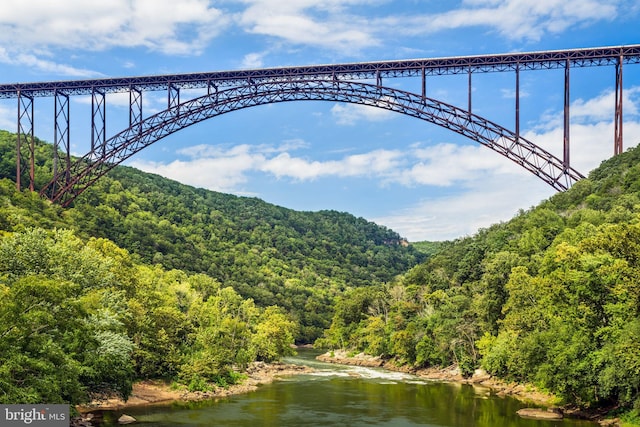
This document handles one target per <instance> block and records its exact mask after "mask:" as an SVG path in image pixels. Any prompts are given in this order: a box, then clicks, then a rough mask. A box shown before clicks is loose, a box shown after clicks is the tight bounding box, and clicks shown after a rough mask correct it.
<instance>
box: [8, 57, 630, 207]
mask: <svg viewBox="0 0 640 427" xmlns="http://www.w3.org/2000/svg"><path fill="white" fill-rule="evenodd" d="M637 63H640V45H631V46H615V47H605V48H590V49H576V50H563V51H548V52H532V53H514V54H502V55H484V56H465V57H451V58H436V59H416V60H401V61H385V62H369V63H352V64H334V65H316V66H305V67H285V68H269V69H257V70H243V71H227V72H211V73H193V74H178V75H164V76H146V77H127V78H110V79H96V80H78V81H58V82H44V83H18V84H4V85H0V99H2V98H5V99H7V98H15V99H17V102H18V114H17V127H18V138H17V147H16V150H17V162H16V177H17V179H16V185H17V188H18V189H20V187H21V183H20V175H21V169H22V167H23V161H22V158H21V152H22V151H23V148H22V146H23V145H26V146H27V147H28V156H27V157H28V159H27V160H28V167H29V178H30V183H29V188H30V189H32V190H33V189H34V135H33V134H34V130H33V123H34V101H35V98H38V97H47V98H53V100H54V148H55V149H54V159H53V164H54V177H53V179H52V180H51V181H50V182H49V183H48V184H46V185H45V186H44V187H43V188H42V189H41V190H40V191H41V194H42V195H46V196H47V197H49V199H51V200H52V201H54V202H58V203H61V204H62V205H63V206H67V205H69V204H70V203H71V202H73V200H74V199H75V198H76V197H77V196H78V195H79V194H81V193H82V192H83V191H84V190H85V189H86V188H88V187H89V186H90V185H92V184H93V183H94V182H95V181H96V180H97V179H99V178H100V177H101V176H103V175H104V174H105V173H107V172H108V171H109V170H111V169H112V168H113V167H115V166H116V165H118V164H120V163H121V162H123V161H124V160H125V159H127V158H129V157H131V156H133V155H134V154H136V153H137V152H139V151H140V150H143V149H144V148H146V147H148V146H149V145H151V144H153V143H154V142H156V141H158V140H160V139H162V138H164V137H166V136H167V135H170V134H172V133H175V132H177V131H179V130H181V129H184V128H186V127H188V126H191V125H193V124H196V123H199V122H202V121H204V120H207V119H210V118H213V117H216V116H219V115H221V114H225V113H228V112H232V111H236V110H240V109H244V108H249V107H253V106H258V105H264V104H271V103H279V102H289V101H302V100H314V101H334V102H345V103H355V104H362V105H368V106H372V107H377V108H382V109H386V110H390V111H395V112H398V113H401V114H405V115H408V116H410V117H414V118H417V119H421V120H424V121H426V122H429V123H433V124H436V125H438V126H441V127H443V128H446V129H449V130H451V131H453V132H456V133H458V134H461V135H463V136H465V137H468V138H470V139H472V140H474V141H476V142H478V143H480V144H482V145H484V146H486V147H488V148H490V149H492V150H494V151H496V152H497V153H499V154H501V155H503V156H505V157H506V158H508V159H510V160H512V161H513V162H515V163H517V164H518V165H520V166H521V167H523V168H525V169H526V170H528V171H529V172H531V173H533V174H534V175H536V176H537V177H539V178H540V179H542V180H543V181H544V182H546V183H548V184H549V185H551V186H552V187H553V188H555V189H556V190H559V191H562V190H566V189H568V188H569V187H570V186H571V185H572V184H573V183H575V182H576V181H578V180H579V179H581V178H583V175H582V174H581V173H580V172H578V171H577V170H575V169H573V168H572V167H571V165H570V161H569V159H570V158H569V154H570V150H569V146H570V144H569V133H570V128H569V92H570V90H569V89H570V80H569V75H570V69H571V68H575V67H593V66H605V65H610V66H614V67H615V95H616V96H615V98H616V99H615V106H614V128H615V129H614V154H619V153H621V152H622V89H623V86H622V71H623V65H624V64H637ZM545 69H564V71H565V80H564V107H565V108H564V138H563V158H562V159H560V158H557V157H555V156H554V155H552V154H551V153H549V152H548V151H546V150H544V149H542V148H541V147H539V146H537V145H536V144H534V143H533V142H530V141H527V140H526V139H524V138H523V137H522V136H521V135H520V117H519V104H520V96H519V89H520V88H519V77H520V71H522V70H545ZM486 72H513V73H515V77H516V79H515V86H516V87H515V93H516V97H515V129H514V130H509V129H507V128H505V127H503V126H501V125H498V124H496V123H494V122H492V121H490V120H487V119H486V118H483V117H481V116H479V115H476V114H474V113H473V112H472V108H471V107H472V104H471V81H472V80H471V79H472V75H473V73H486ZM449 74H467V75H468V105H467V106H466V108H461V107H456V106H453V105H450V104H447V103H445V102H442V101H439V100H436V99H433V98H430V97H428V96H427V95H426V78H427V76H440V75H449ZM398 77H418V78H420V79H421V88H422V90H421V93H411V92H407V91H402V90H398V89H393V88H390V87H387V86H385V85H383V80H384V79H387V78H398ZM194 88H205V89H206V94H205V95H202V96H199V97H196V98H192V99H188V100H181V99H180V93H181V92H180V91H181V89H194ZM148 91H166V93H167V108H166V109H165V110H163V111H161V112H159V113H157V114H153V115H150V116H148V117H144V116H143V114H142V95H143V93H144V92H148ZM110 93H128V94H129V121H128V122H129V126H128V127H127V128H125V129H123V130H122V131H121V132H118V133H116V134H115V135H113V136H111V137H109V138H107V136H106V95H107V94H110ZM78 95H83V96H86V95H90V96H91V101H92V102H91V104H92V107H91V149H90V150H89V152H87V153H86V154H85V155H84V156H82V157H81V158H79V159H76V160H72V157H71V153H70V146H71V144H70V136H69V134H70V132H69V128H70V121H71V114H70V97H71V96H78Z"/></svg>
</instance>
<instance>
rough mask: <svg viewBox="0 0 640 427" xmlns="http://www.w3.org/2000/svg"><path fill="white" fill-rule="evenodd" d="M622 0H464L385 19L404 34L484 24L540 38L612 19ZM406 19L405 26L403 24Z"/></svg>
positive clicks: (503, 33) (507, 33) (507, 32)
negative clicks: (435, 9)
mask: <svg viewBox="0 0 640 427" xmlns="http://www.w3.org/2000/svg"><path fill="white" fill-rule="evenodd" d="M619 3H620V2H619V1H613V2H612V1H604V0H547V1H539V0H465V1H463V3H462V6H461V7H460V8H457V9H452V10H449V11H446V12H443V13H437V14H421V15H414V16H403V17H397V16H396V17H394V16H392V17H387V18H384V19H382V22H386V23H387V24H388V25H392V26H394V27H396V28H397V30H398V31H401V32H402V33H404V34H410V35H418V34H430V33H435V32H438V31H443V30H454V29H459V28H468V27H485V28H487V29H491V30H493V31H496V32H497V33H499V34H500V35H501V36H503V37H505V38H508V39H514V40H523V39H525V40H531V41H537V40H540V39H541V38H542V36H544V35H545V34H558V33H560V32H562V31H565V30H567V29H568V28H571V27H574V26H582V25H586V24H590V23H593V22H597V21H601V20H613V19H614V18H615V17H616V16H617V13H618V6H619ZM403 22H404V24H405V25H404V26H402V25H401V24H402V23H403Z"/></svg>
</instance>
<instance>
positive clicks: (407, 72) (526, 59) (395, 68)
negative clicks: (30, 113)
mask: <svg viewBox="0 0 640 427" xmlns="http://www.w3.org/2000/svg"><path fill="white" fill-rule="evenodd" d="M620 57H622V61H623V63H625V64H638V63H640V45H628V46H611V47H600V48H587V49H568V50H557V51H546V52H528V53H508V54H498V55H478V56H459V57H445V58H426V59H408V60H397V61H377V62H361V63H348V64H333V65H308V66H300V67H280V68H262V69H252V70H236V71H214V72H205V73H190V74H172V75H156V76H141V77H116V78H106V79H91V80H76V81H59V82H41V83H14V84H3V85H0V99H2V98H5V99H6V98H16V97H17V93H18V91H21V92H22V94H29V95H30V96H32V97H51V96H53V94H54V91H55V90H56V89H58V90H63V91H64V92H65V93H67V94H68V95H91V94H92V93H93V91H94V90H95V89H99V90H101V91H102V92H103V93H116V92H128V91H129V88H130V87H131V86H132V85H133V86H135V87H137V88H139V89H140V90H144V91H152V90H155V91H162V90H167V88H169V87H170V86H173V87H175V88H181V89H196V88H206V87H207V86H208V85H209V84H212V83H213V84H216V85H217V86H220V87H233V86H236V85H239V84H244V83H245V82H246V81H247V80H249V79H251V81H253V82H254V83H267V82H275V81H284V80H289V81H290V80H292V79H300V80H304V79H309V78H314V79H317V80H319V79H324V80H365V79H375V78H376V76H377V75H379V76H380V77H381V78H387V77H409V76H421V75H429V76H433V75H450V74H465V73H468V72H469V69H470V68H471V70H472V72H474V73H487V72H501V71H514V70H515V68H516V67H520V69H521V70H549V69H562V68H565V67H566V62H567V61H568V62H569V63H570V65H571V67H595V66H605V65H612V66H613V65H616V63H617V62H618V61H619V59H620Z"/></svg>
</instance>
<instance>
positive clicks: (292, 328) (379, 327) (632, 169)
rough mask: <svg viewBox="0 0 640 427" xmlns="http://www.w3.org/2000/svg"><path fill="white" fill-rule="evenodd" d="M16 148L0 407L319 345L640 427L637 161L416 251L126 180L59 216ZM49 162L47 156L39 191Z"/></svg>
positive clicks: (238, 368) (130, 173) (3, 260)
mask: <svg viewBox="0 0 640 427" xmlns="http://www.w3.org/2000/svg"><path fill="white" fill-rule="evenodd" d="M15 138H16V136H15V135H13V134H10V133H8V132H0V177H3V178H5V179H3V180H0V230H3V231H1V232H0V233H1V234H0V293H1V294H2V298H1V299H0V360H2V362H3V363H2V366H1V367H0V391H1V393H0V401H1V402H4V403H12V402H48V403H56V402H70V403H80V402H83V401H86V400H87V399H89V398H90V397H91V396H92V395H94V394H95V393H100V392H102V393H105V394H106V393H114V392H115V393H118V394H120V395H121V396H123V397H126V396H127V395H128V394H129V393H130V391H131V385H132V383H133V381H135V380H137V379H146V378H165V379H170V380H174V381H178V382H181V383H184V384H186V385H187V386H188V387H189V388H191V389H193V390H198V389H206V388H207V387H209V386H210V384H212V383H217V384H222V385H224V384H229V383H233V382H237V381H238V380H239V379H240V378H241V377H242V371H243V368H244V367H246V366H247V365H248V364H249V363H250V362H251V361H254V360H266V361H269V360H276V359H278V358H279V357H281V356H283V355H285V354H287V353H288V352H290V351H291V350H290V344H292V343H293V342H294V341H296V342H298V343H310V342H314V341H315V342H316V345H318V346H322V347H326V348H335V349H347V350H349V351H352V352H361V351H362V352H365V353H368V354H371V355H374V356H381V357H382V358H384V359H388V360H393V361H394V363H396V364H404V365H407V366H410V367H412V368H415V369H419V368H424V367H429V366H449V365H452V364H455V365H457V366H458V367H459V369H460V370H461V371H462V372H463V374H466V375H469V374H471V373H472V372H473V371H474V370H475V369H476V368H478V367H482V368H484V369H485V370H486V371H487V372H489V373H490V374H492V375H494V376H496V377H498V378H503V379H505V380H509V381H516V382H523V383H524V382H526V383H532V384H535V385H536V386H538V387H540V388H542V389H543V390H546V391H549V392H551V393H553V394H555V395H557V396H558V397H559V398H560V399H561V400H562V403H564V404H569V405H576V406H579V407H583V408H590V409H598V408H602V409H607V410H613V411H614V412H616V413H622V414H623V419H624V420H626V422H628V423H638V420H639V419H640V277H639V276H640V274H639V273H640V265H638V264H639V263H640V193H639V191H640V149H632V150H629V151H628V152H626V153H623V154H622V155H619V156H616V157H615V158H612V159H610V160H607V161H605V162H603V164H602V165H601V166H600V167H599V168H597V169H596V170H594V171H593V172H592V173H591V174H590V176H589V178H588V179H585V180H582V181H580V182H578V183H577V184H576V185H574V187H573V188H572V189H570V190H569V191H567V192H564V193H559V194H556V195H555V196H553V197H551V198H550V199H549V200H547V201H544V202H543V203H541V204H540V205H539V206H536V207H532V208H530V209H529V210H527V211H521V212H519V213H518V214H517V215H516V216H515V217H514V218H513V219H512V220H510V221H508V222H504V223H500V224H496V225H493V226H491V227H489V228H486V229H482V230H479V231H478V232H477V233H476V234H475V235H474V236H470V237H465V238H460V239H457V240H455V241H451V242H443V243H437V244H436V243H427V242H423V243H421V244H420V245H416V247H414V246H413V245H406V244H405V242H404V241H403V240H402V239H401V238H400V236H399V235H398V234H397V233H395V232H393V231H391V230H388V229H386V228H384V227H380V226H377V225H375V224H372V223H370V222H367V221H365V220H363V219H361V218H355V217H353V216H351V215H348V214H343V213H338V212H333V211H323V212H315V213H311V212H295V211H291V210H288V209H284V208H280V207H276V206H273V205H270V204H267V203H264V202H262V201H260V200H258V199H252V198H240V197H234V196H229V195H223V194H219V193H215V192H210V191H205V190H201V189H195V188H193V187H189V186H185V185H181V184H178V183H175V182H172V181H169V180H166V179H163V178H160V177H158V176H155V175H150V174H144V173H142V172H139V171H136V170H134V169H131V168H126V167H117V168H115V169H114V170H113V171H112V172H110V173H109V174H108V175H107V176H106V177H103V178H101V179H100V180H99V181H98V182H97V183H96V185H94V186H92V187H91V188H89V189H88V190H87V191H86V192H85V193H83V195H82V196H81V197H80V198H79V199H77V201H76V202H75V203H74V205H73V206H72V207H71V208H69V209H62V208H60V207H59V206H56V205H51V204H50V203H49V202H47V201H45V200H42V199H41V198H40V197H39V196H38V195H37V194H35V193H30V192H28V191H23V192H17V191H16V190H15V182H14V181H13V180H14V179H15V176H14V175H13V174H15V153H14V150H15ZM51 157H52V156H51V146H50V145H48V144H44V143H42V142H41V141H37V144H36V159H37V167H36V186H41V185H43V184H44V183H45V182H46V181H47V180H48V179H49V178H50V176H51V175H50V174H51V160H50V159H51ZM23 180H26V177H25V178H23ZM23 182H26V181H23Z"/></svg>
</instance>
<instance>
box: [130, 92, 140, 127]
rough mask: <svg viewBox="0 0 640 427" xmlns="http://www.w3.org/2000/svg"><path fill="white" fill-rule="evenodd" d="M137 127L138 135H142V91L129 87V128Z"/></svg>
mask: <svg viewBox="0 0 640 427" xmlns="http://www.w3.org/2000/svg"><path fill="white" fill-rule="evenodd" d="M134 125H137V127H138V134H140V133H142V90H140V89H137V88H135V87H134V86H130V87H129V127H130V128H133V127H134Z"/></svg>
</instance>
